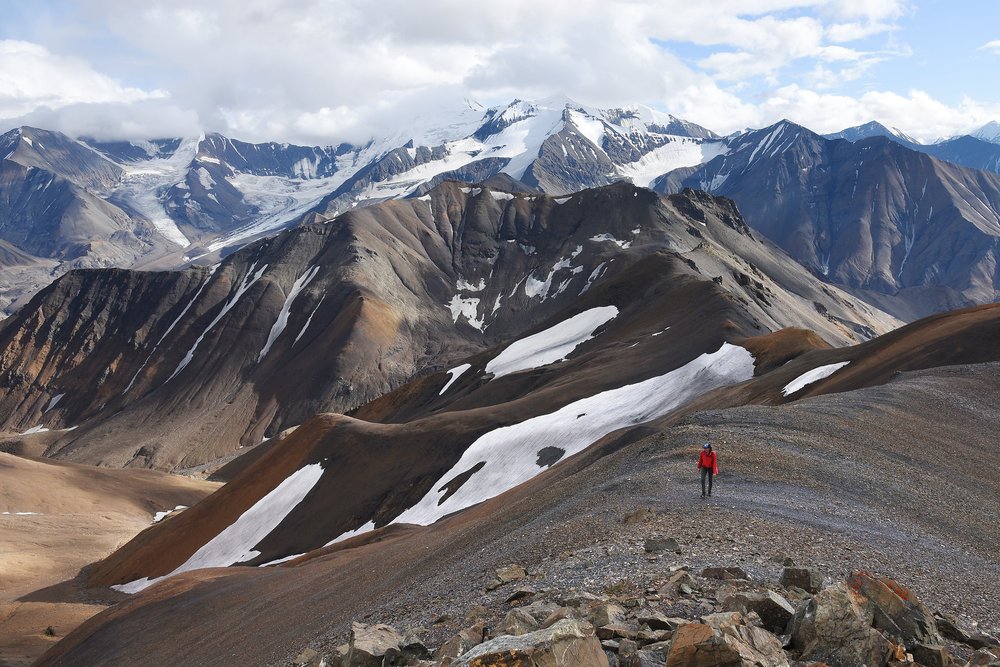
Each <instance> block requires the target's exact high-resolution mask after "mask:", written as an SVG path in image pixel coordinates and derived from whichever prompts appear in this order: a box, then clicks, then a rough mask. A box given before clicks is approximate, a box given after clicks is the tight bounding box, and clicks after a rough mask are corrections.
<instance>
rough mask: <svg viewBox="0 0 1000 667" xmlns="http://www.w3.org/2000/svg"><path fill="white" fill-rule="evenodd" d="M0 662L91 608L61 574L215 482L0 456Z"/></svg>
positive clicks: (14, 661)
mask: <svg viewBox="0 0 1000 667" xmlns="http://www.w3.org/2000/svg"><path fill="white" fill-rule="evenodd" d="M0 479H2V480H3V482H2V484H0V664H4V665H22V664H23V665H27V664H29V663H31V662H32V661H33V660H34V659H35V658H37V657H38V656H39V655H41V654H42V652H44V651H45V649H46V648H48V647H49V646H51V645H52V644H53V643H54V642H55V641H56V640H57V637H48V636H46V635H44V634H43V630H44V629H45V628H46V626H52V627H54V628H55V629H56V632H57V633H58V635H59V636H63V635H65V633H66V632H68V631H69V630H70V629H72V628H73V627H75V626H77V625H79V624H80V623H81V622H83V621H84V620H85V619H87V618H89V617H91V616H93V615H94V614H96V613H98V612H100V611H101V610H102V609H103V608H104V607H105V606H107V605H106V604H101V603H98V602H96V601H94V600H92V599H89V597H88V596H86V595H85V594H83V593H82V592H81V591H80V590H78V588H77V586H76V585H75V584H74V583H73V582H72V581H70V580H73V579H75V577H76V576H77V573H78V572H79V570H80V568H81V567H83V566H85V565H87V564H88V563H91V562H93V561H94V559H96V558H103V557H104V556H106V555H107V554H108V553H110V552H111V551H113V550H114V549H116V548H117V547H118V546H120V544H121V543H122V541H123V540H127V539H129V538H130V537H132V536H133V535H135V533H136V532H137V531H139V530H142V529H143V528H144V527H146V526H148V525H149V524H150V521H151V520H152V518H153V515H154V514H155V513H156V512H160V511H165V510H170V509H173V508H174V507H176V506H178V505H194V504H195V503H197V502H198V501H199V500H201V499H202V498H204V497H205V496H207V495H208V494H209V493H211V492H212V491H214V490H215V489H216V488H217V486H218V485H216V484H212V483H209V482H204V481H195V480H191V479H184V478H180V477H173V476H169V475H164V474H163V473H158V472H153V471H148V470H129V471H123V470H107V469H104V470H102V469H96V468H90V467H88V466H77V465H73V464H68V463H63V462H52V461H41V460H31V459H24V458H19V457H15V456H11V455H9V454H0Z"/></svg>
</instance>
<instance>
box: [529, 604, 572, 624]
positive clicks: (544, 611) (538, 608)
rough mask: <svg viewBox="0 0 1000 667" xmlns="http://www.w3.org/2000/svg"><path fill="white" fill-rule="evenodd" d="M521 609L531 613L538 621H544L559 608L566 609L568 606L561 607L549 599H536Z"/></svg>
mask: <svg viewBox="0 0 1000 667" xmlns="http://www.w3.org/2000/svg"><path fill="white" fill-rule="evenodd" d="M521 609H523V610H524V611H526V612H528V613H529V614H531V616H532V617H533V618H534V619H535V621H537V622H538V623H543V622H544V621H545V619H547V618H548V617H549V616H551V615H552V614H553V613H555V612H556V611H558V610H559V609H566V608H565V607H560V606H559V605H557V604H556V603H554V602H550V601H548V600H535V601H534V602H532V603H531V604H526V605H524V606H523V607H521Z"/></svg>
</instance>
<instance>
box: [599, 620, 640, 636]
mask: <svg viewBox="0 0 1000 667" xmlns="http://www.w3.org/2000/svg"><path fill="white" fill-rule="evenodd" d="M638 632H639V630H638V628H636V627H635V626H634V625H629V624H628V623H611V624H609V625H602V626H601V627H599V628H597V636H598V638H600V639H613V638H615V637H622V638H628V639H633V638H635V636H636V634H638Z"/></svg>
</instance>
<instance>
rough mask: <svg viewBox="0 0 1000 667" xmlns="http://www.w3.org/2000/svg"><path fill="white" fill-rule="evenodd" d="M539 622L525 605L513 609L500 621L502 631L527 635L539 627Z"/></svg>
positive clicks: (506, 633) (515, 634)
mask: <svg viewBox="0 0 1000 667" xmlns="http://www.w3.org/2000/svg"><path fill="white" fill-rule="evenodd" d="M538 626H539V623H538V621H537V620H535V617H534V616H532V615H531V614H530V613H528V612H527V611H525V609H524V608H523V607H518V608H516V609H511V610H510V611H508V612H507V615H506V616H504V618H503V621H501V623H500V632H502V633H503V634H505V635H514V636H517V635H526V634H528V633H529V632H534V631H535V630H537V629H538Z"/></svg>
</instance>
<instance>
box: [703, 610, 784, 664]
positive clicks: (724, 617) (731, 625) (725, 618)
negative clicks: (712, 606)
mask: <svg viewBox="0 0 1000 667" xmlns="http://www.w3.org/2000/svg"><path fill="white" fill-rule="evenodd" d="M702 620H703V621H704V622H705V624H706V625H708V626H709V627H711V628H712V629H713V630H715V632H716V634H717V635H719V636H721V637H722V639H723V641H725V642H726V643H727V644H729V645H730V646H731V647H732V648H733V649H734V650H735V651H736V652H737V653H738V654H739V656H740V661H739V662H737V663H736V664H737V665H742V667H754V666H760V667H772V666H774V667H777V666H778V665H785V666H787V665H788V656H787V655H785V650H784V648H783V647H782V642H781V640H779V639H778V638H777V637H775V636H774V635H773V634H771V633H770V632H768V631H767V630H764V629H763V628H761V627H759V625H758V622H759V621H760V619H759V618H758V617H757V615H756V614H755V613H753V612H751V613H750V614H748V615H743V614H741V613H739V612H735V613H734V612H730V613H719V614H710V615H708V616H706V617H704V618H703V619H702Z"/></svg>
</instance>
